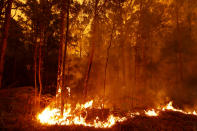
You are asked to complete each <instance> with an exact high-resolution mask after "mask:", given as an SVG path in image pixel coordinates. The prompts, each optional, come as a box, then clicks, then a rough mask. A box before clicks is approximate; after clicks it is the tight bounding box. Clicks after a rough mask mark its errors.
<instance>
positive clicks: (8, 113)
mask: <svg viewBox="0 0 197 131" xmlns="http://www.w3.org/2000/svg"><path fill="white" fill-rule="evenodd" d="M51 100H52V96H50V95H44V96H42V99H41V101H42V106H43V107H44V106H46V105H47V104H49V102H50V101H51ZM33 103H34V89H33V88H32V87H20V88H12V89H1V90H0V130H1V131H4V130H14V131H15V130H19V131H20V130H25V131H34V130H38V131H40V130H51V131H56V130H57V131H61V130H62V131H68V130H71V131H81V130H82V131H91V130H94V131H101V130H104V131H105V130H106V131H108V130H112V131H130V130H135V131H143V130H146V131H147V130H150V131H153V130H154V131H155V130H156V131H160V130H161V131H164V130H165V131H166V130H169V131H172V130H174V131H197V117H196V116H193V115H185V114H182V113H179V112H172V111H165V112H161V113H160V115H159V116H158V117H148V116H136V117H134V118H130V119H128V120H127V121H125V122H123V123H121V124H120V123H118V124H116V125H115V126H114V127H112V128H109V129H96V128H89V127H82V126H70V127H68V126H57V125H55V126H43V125H41V124H40V123H39V122H38V121H36V119H35V116H36V114H35V110H34V108H33V105H34V104H33Z"/></svg>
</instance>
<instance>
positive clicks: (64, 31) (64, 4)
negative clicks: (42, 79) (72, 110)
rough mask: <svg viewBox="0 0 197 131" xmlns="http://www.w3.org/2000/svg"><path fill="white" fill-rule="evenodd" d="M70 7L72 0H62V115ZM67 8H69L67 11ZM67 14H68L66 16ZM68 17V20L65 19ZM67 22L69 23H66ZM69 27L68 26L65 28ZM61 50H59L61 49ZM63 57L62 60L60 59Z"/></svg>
mask: <svg viewBox="0 0 197 131" xmlns="http://www.w3.org/2000/svg"><path fill="white" fill-rule="evenodd" d="M69 7H70V0H67V2H64V1H62V10H61V38H60V47H61V49H60V50H61V51H62V52H61V53H59V55H61V56H59V64H60V65H59V66H58V68H59V69H58V70H59V71H60V72H59V86H60V89H61V116H63V111H64V86H65V64H66V54H67V43H68V33H69ZM65 8H66V9H67V10H66V11H65ZM66 14H67V16H66ZM65 18H66V21H65ZM66 22H67V25H66ZM65 27H67V28H65ZM60 50H59V51H60ZM60 59H61V60H60Z"/></svg>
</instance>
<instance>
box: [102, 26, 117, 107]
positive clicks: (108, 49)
mask: <svg viewBox="0 0 197 131" xmlns="http://www.w3.org/2000/svg"><path fill="white" fill-rule="evenodd" d="M114 28H115V23H113V27H112V32H111V38H110V41H109V46H108V48H107V57H106V62H105V72H104V73H105V74H104V96H103V99H104V100H105V88H106V75H107V66H108V61H109V52H110V48H111V44H112V40H113V33H114ZM103 108H104V101H103Z"/></svg>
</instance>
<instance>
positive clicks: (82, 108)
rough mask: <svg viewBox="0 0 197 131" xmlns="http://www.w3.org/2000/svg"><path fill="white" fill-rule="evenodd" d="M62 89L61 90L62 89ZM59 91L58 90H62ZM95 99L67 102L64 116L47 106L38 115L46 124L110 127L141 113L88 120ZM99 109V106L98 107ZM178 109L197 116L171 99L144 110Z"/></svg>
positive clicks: (152, 114)
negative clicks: (89, 110) (81, 102)
mask: <svg viewBox="0 0 197 131" xmlns="http://www.w3.org/2000/svg"><path fill="white" fill-rule="evenodd" d="M60 91H61V90H60ZM60 91H58V92H60ZM93 102H94V101H93V100H90V101H88V102H86V103H85V104H79V103H78V104H76V105H75V107H71V104H66V105H65V108H64V111H63V116H61V109H60V108H58V107H51V106H48V107H46V108H45V109H44V110H43V111H42V112H41V113H40V114H38V115H37V120H39V121H40V123H41V124H46V125H67V126H70V125H81V126H86V127H95V128H110V127H112V126H114V125H115V124H116V123H117V122H124V121H126V120H127V118H128V117H129V118H134V117H136V116H138V115H141V114H140V113H139V112H134V113H133V112H130V113H128V115H127V116H125V117H118V116H114V115H113V114H110V115H109V116H108V118H107V119H106V120H100V118H99V116H96V117H95V119H94V120H92V121H91V122H89V121H88V122H87V121H86V118H87V113H88V111H87V109H91V108H93ZM98 109H99V108H98ZM167 110H171V111H176V112H181V113H184V114H190V115H195V116H197V113H196V111H193V112H186V111H183V110H181V109H176V108H174V107H173V102H172V101H170V102H169V103H168V104H167V105H166V106H163V107H158V108H157V109H151V110H148V111H146V110H144V113H145V115H147V116H150V117H155V116H159V113H160V112H161V111H167Z"/></svg>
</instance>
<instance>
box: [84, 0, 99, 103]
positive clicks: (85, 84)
mask: <svg viewBox="0 0 197 131" xmlns="http://www.w3.org/2000/svg"><path fill="white" fill-rule="evenodd" d="M98 2H99V0H95V9H94V20H93V25H92V26H93V27H92V28H93V35H92V40H93V42H92V49H91V53H90V59H89V62H88V70H87V73H86V75H85V81H84V90H83V93H84V98H85V99H86V97H87V92H88V89H87V88H88V80H89V77H90V71H91V68H92V62H93V57H94V51H95V44H96V41H95V40H94V39H95V32H96V26H97V16H98V9H97V8H98Z"/></svg>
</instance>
